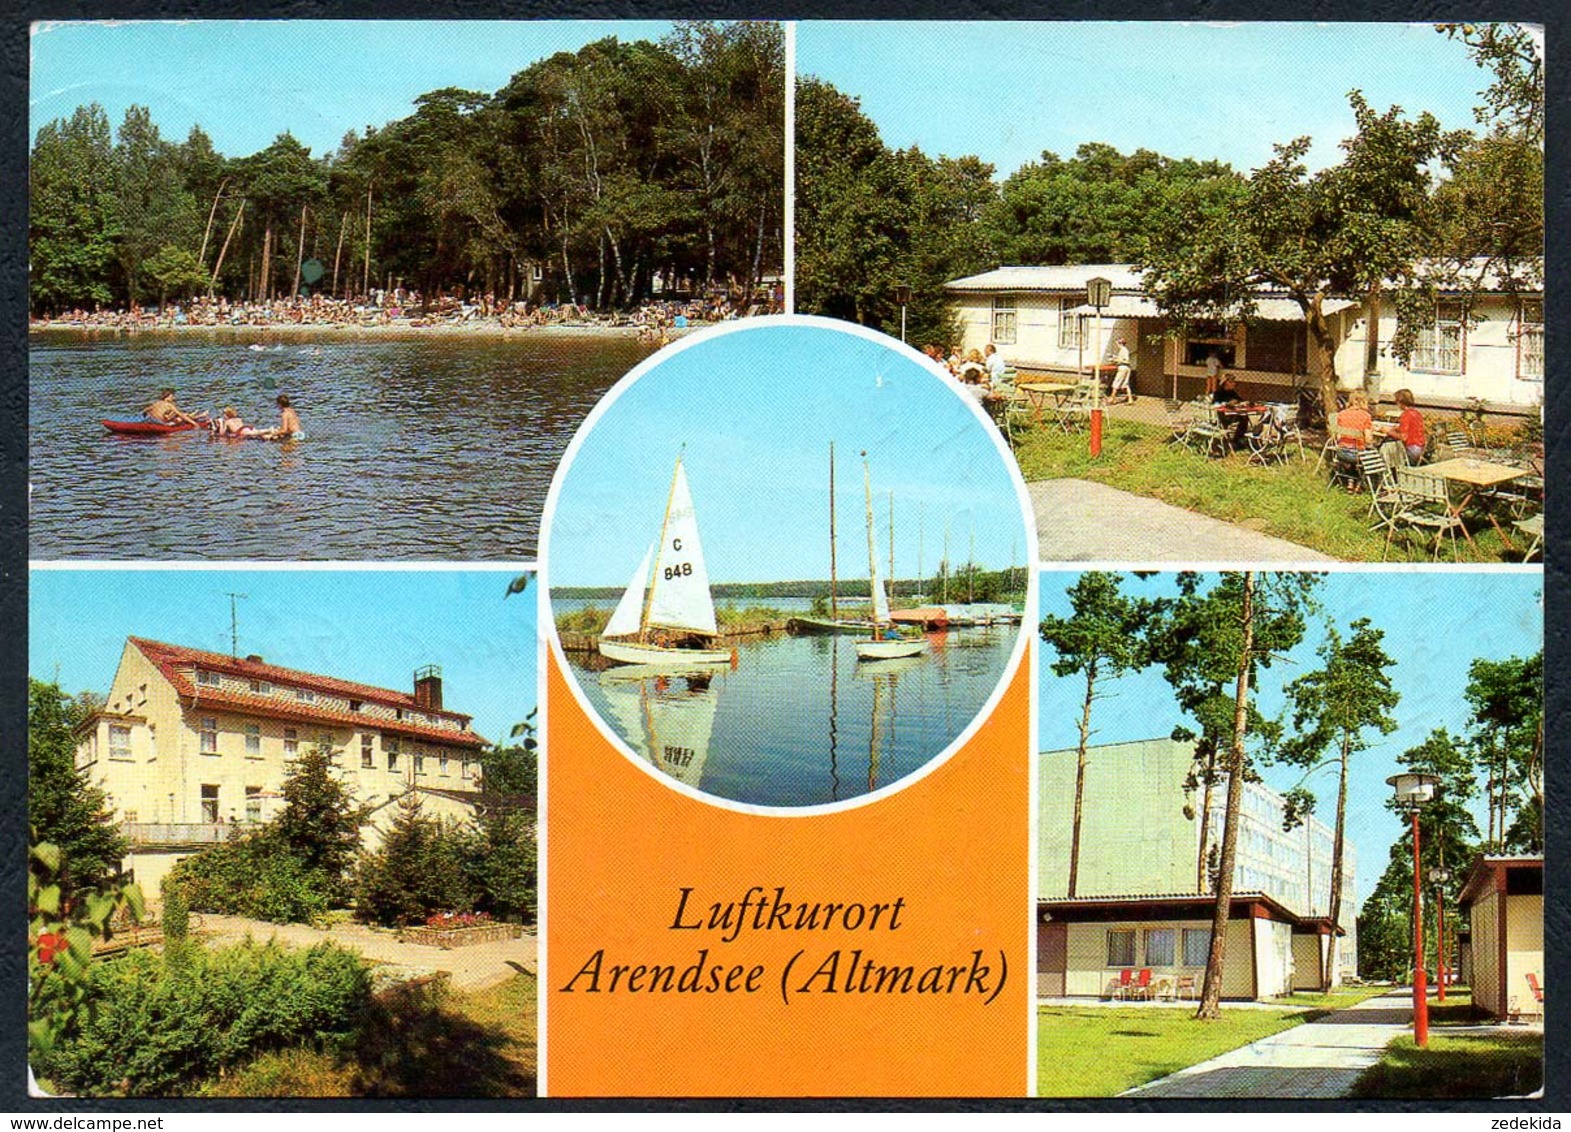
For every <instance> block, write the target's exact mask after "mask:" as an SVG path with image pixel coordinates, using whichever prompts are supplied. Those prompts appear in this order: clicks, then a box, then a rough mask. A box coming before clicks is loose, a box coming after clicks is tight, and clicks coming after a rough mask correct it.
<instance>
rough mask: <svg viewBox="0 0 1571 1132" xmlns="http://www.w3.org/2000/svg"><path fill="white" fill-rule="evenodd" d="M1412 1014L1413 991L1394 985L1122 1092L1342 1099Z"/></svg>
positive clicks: (1143, 1095) (1403, 1029) (1133, 1094)
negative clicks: (1387, 990)
mask: <svg viewBox="0 0 1571 1132" xmlns="http://www.w3.org/2000/svg"><path fill="white" fill-rule="evenodd" d="M1222 1009H1223V1010H1226V1009H1228V1007H1227V1005H1225V1004H1224V1006H1223V1007H1222ZM1412 1018H1413V999H1412V995H1411V994H1409V993H1407V992H1405V991H1393V992H1392V993H1391V994H1386V995H1381V996H1379V997H1378V998H1369V999H1365V1000H1364V1001H1363V1002H1360V1003H1358V1004H1357V1005H1356V1006H1349V1007H1346V1008H1345V1009H1342V1010H1338V1011H1335V1012H1333V1013H1332V1014H1329V1015H1327V1016H1326V1017H1325V1018H1322V1019H1321V1020H1320V1021H1318V1022H1306V1023H1304V1024H1303V1025H1302V1026H1294V1027H1293V1028H1292V1029H1291V1030H1283V1031H1282V1032H1281V1033H1279V1034H1272V1035H1271V1036H1270V1037H1267V1038H1261V1039H1260V1040H1259V1041H1258V1042H1253V1043H1251V1044H1249V1045H1247V1046H1240V1047H1239V1048H1238V1049H1235V1050H1231V1051H1229V1052H1228V1053H1224V1054H1222V1055H1220V1056H1218V1057H1213V1058H1212V1059H1211V1060H1209V1061H1202V1062H1200V1063H1199V1064H1198V1065H1191V1066H1189V1068H1187V1069H1180V1070H1179V1071H1178V1072H1177V1073H1174V1074H1171V1075H1170V1076H1167V1077H1163V1078H1161V1079H1160V1080H1156V1081H1152V1082H1151V1083H1150V1084H1147V1085H1142V1086H1140V1087H1139V1088H1138V1089H1130V1090H1129V1091H1128V1092H1125V1093H1122V1094H1120V1095H1121V1096H1125V1097H1139V1098H1141V1099H1144V1098H1146V1097H1308V1098H1320V1099H1324V1098H1330V1097H1344V1096H1346V1095H1347V1094H1348V1092H1349V1091H1350V1090H1351V1089H1352V1087H1353V1083H1354V1082H1355V1081H1357V1080H1358V1078H1359V1076H1360V1075H1361V1074H1362V1073H1363V1072H1364V1070H1366V1069H1368V1068H1369V1067H1370V1066H1371V1065H1373V1064H1375V1062H1377V1061H1379V1060H1380V1055H1381V1054H1382V1053H1383V1052H1384V1051H1385V1048H1386V1046H1387V1044H1389V1043H1390V1041H1391V1039H1392V1038H1395V1037H1399V1036H1400V1035H1402V1034H1405V1033H1407V1032H1408V1028H1409V1023H1410V1022H1411V1021H1412Z"/></svg>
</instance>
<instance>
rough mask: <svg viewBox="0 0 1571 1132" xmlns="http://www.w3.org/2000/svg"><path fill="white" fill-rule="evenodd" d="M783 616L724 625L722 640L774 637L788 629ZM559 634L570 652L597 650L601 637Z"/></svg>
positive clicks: (732, 640)
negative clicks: (596, 646) (597, 643)
mask: <svg viewBox="0 0 1571 1132" xmlns="http://www.w3.org/2000/svg"><path fill="white" fill-rule="evenodd" d="M787 620H788V618H785V617H782V618H779V619H778V620H768V621H748V622H744V623H742V624H738V625H723V626H721V628H720V640H722V641H724V642H725V643H726V644H736V643H738V642H740V641H750V640H756V639H757V638H760V637H773V636H777V635H780V634H783V633H784V632H785V631H786V628H785V627H786V621H787ZM557 636H558V637H560V638H561V641H562V651H563V652H568V653H592V652H594V651H595V642H596V641H598V640H599V639H600V634H598V633H575V632H558V633H557Z"/></svg>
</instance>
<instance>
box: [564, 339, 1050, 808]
mask: <svg viewBox="0 0 1571 1132" xmlns="http://www.w3.org/2000/svg"><path fill="white" fill-rule="evenodd" d="M986 408H987V406H985V405H984V403H983V402H982V401H981V400H979V399H977V398H974V397H972V396H970V395H969V394H968V393H967V392H964V391H962V389H961V387H960V386H959V385H958V384H956V383H954V382H953V381H952V380H951V379H949V378H948V377H947V376H946V375H944V374H942V373H941V372H940V371H939V370H938V369H937V368H936V367H935V366H934V365H933V364H932V363H930V362H928V361H927V360H926V359H924V358H922V357H921V356H920V355H918V354H917V353H916V352H915V351H913V350H910V349H908V348H906V347H904V346H902V345H900V344H898V343H895V342H893V341H892V340H890V339H889V338H887V337H885V336H883V335H880V334H875V333H874V332H872V331H867V330H863V329H861V328H859V327H855V326H851V325H849V324H846V323H841V322H836V321H832V320H828V319H816V318H802V317H786V318H772V319H760V320H756V321H750V322H746V323H737V324H735V325H733V326H730V327H725V328H721V329H718V330H715V331H711V332H706V333H703V334H699V335H695V336H693V337H691V338H688V339H684V340H683V341H682V342H680V343H678V344H677V345H675V346H673V347H671V348H669V349H667V350H665V351H662V352H661V353H660V354H657V355H655V356H654V357H652V358H650V359H649V360H648V361H647V362H645V363H644V364H643V365H641V366H639V367H638V368H637V369H635V370H634V371H632V373H630V374H629V375H628V376H627V377H626V378H624V379H623V380H622V381H621V382H620V383H619V384H618V385H617V386H616V387H615V388H614V389H613V390H612V391H611V393H610V394H609V395H608V396H607V397H606V399H605V400H604V401H602V402H601V404H600V405H599V406H598V407H597V408H596V409H595V411H594V412H593V413H592V414H591V415H590V417H589V419H588V421H587V422H586V423H585V425H584V427H583V429H581V430H580V432H579V434H578V435H577V436H576V437H575V438H574V440H573V443H572V445H571V446H570V447H569V449H568V455H567V458H566V460H565V461H564V462H563V465H562V467H561V469H560V470H559V471H558V473H557V478H556V481H555V483H554V484H553V485H552V490H551V495H550V498H549V500H548V503H547V508H546V526H545V556H544V560H543V562H542V578H543V580H544V582H545V589H546V599H547V601H548V603H549V606H550V613H551V620H552V623H553V625H554V628H555V632H554V634H553V642H554V645H555V646H556V647H559V648H560V650H561V660H562V663H563V664H564V665H565V667H566V670H567V671H568V673H569V674H570V676H571V678H572V680H573V681H574V682H575V683H576V686H577V689H578V692H579V693H580V700H581V701H582V702H583V703H584V704H585V706H586V707H587V708H588V709H589V711H590V714H591V715H592V716H594V717H596V718H597V719H598V720H599V721H600V723H601V725H602V727H603V729H605V730H606V731H607V732H608V733H609V734H610V735H612V736H613V737H614V738H615V739H616V740H617V741H618V742H619V746H621V747H622V748H623V749H624V750H625V752H626V753H627V754H628V755H629V756H630V757H631V758H632V759H633V760H634V761H635V762H637V763H638V764H639V765H641V766H642V767H644V768H645V769H647V770H649V771H650V772H651V773H654V774H656V775H658V776H660V777H661V778H662V780H663V781H665V782H666V783H667V784H669V785H672V786H673V787H674V788H676V789H678V790H681V791H684V792H689V793H696V794H698V795H701V796H704V797H706V798H708V799H710V800H715V801H720V802H727V803H736V804H738V805H739V807H740V808H747V809H751V808H761V809H777V808H778V809H787V810H791V811H793V812H802V811H803V809H804V808H807V807H819V808H821V807H826V806H831V807H832V806H835V805H836V804H839V803H845V802H848V801H850V800H853V799H862V800H866V799H867V798H869V797H870V796H873V795H877V794H879V793H882V792H885V791H888V790H893V789H898V788H899V787H900V786H902V785H903V784H905V783H908V782H910V781H912V780H913V778H914V777H915V776H919V775H920V774H922V773H924V772H925V771H926V770H927V769H930V768H931V767H932V766H934V765H936V764H937V762H938V761H939V760H940V759H941V757H943V756H945V755H946V754H947V753H948V752H949V751H951V750H952V749H953V748H954V747H955V746H957V745H958V743H959V741H961V740H962V739H964V738H965V737H966V736H967V734H968V733H969V732H970V731H971V730H972V729H973V725H974V724H975V723H976V721H977V720H978V718H979V716H980V715H981V714H982V713H983V712H984V711H985V710H986V709H987V708H988V707H989V705H990V704H991V702H992V701H994V700H995V699H996V698H997V695H998V694H999V689H1000V686H1001V684H1002V681H1003V678H1004V677H1005V675H1006V674H1007V673H1009V672H1011V671H1013V669H1014V666H1015V665H1016V664H1018V663H1019V660H1020V656H1021V654H1022V652H1023V642H1022V640H1021V633H1020V625H1021V622H1022V619H1023V618H1024V616H1025V614H1026V611H1027V609H1028V608H1029V600H1030V597H1031V589H1032V586H1033V585H1034V572H1033V571H1032V570H1031V569H1029V568H1028V566H1027V560H1028V557H1029V555H1030V551H1031V548H1032V547H1034V546H1035V545H1036V542H1035V534H1034V532H1033V531H1032V529H1031V522H1030V519H1029V514H1030V511H1029V506H1028V502H1027V500H1026V496H1025V490H1024V485H1023V484H1022V482H1021V481H1020V478H1019V473H1018V472H1017V471H1016V470H1015V466H1014V461H1013V460H1012V459H1011V458H1010V456H1009V453H1008V450H1007V448H1006V447H1005V446H1004V445H1003V443H1002V438H1001V437H1000V435H999V433H998V430H997V427H996V426H995V425H994V424H993V423H992V422H991V420H990V419H989V416H988V414H987V412H986Z"/></svg>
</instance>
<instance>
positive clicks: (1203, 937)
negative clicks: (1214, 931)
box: [1184, 928, 1211, 967]
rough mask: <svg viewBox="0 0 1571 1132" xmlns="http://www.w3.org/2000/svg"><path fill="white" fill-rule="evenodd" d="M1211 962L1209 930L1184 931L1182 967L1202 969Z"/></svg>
mask: <svg viewBox="0 0 1571 1132" xmlns="http://www.w3.org/2000/svg"><path fill="white" fill-rule="evenodd" d="M1210 960H1211V929H1210V928H1185V929H1184V966H1185V967H1204V966H1205V965H1206V964H1207V963H1208V962H1210Z"/></svg>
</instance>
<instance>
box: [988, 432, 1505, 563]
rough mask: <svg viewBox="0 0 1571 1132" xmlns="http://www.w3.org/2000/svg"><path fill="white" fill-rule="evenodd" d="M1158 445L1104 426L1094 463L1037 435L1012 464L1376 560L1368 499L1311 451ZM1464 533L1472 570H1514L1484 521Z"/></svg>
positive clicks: (1077, 437)
mask: <svg viewBox="0 0 1571 1132" xmlns="http://www.w3.org/2000/svg"><path fill="white" fill-rule="evenodd" d="M1166 436H1167V430H1166V429H1163V428H1157V427H1153V426H1151V425H1146V424H1141V423H1140V422H1138V421H1129V420H1118V419H1113V418H1109V419H1108V420H1107V423H1106V425H1105V428H1104V432H1103V441H1102V455H1101V457H1100V458H1099V459H1096V460H1093V459H1091V456H1090V454H1089V451H1088V445H1087V442H1086V437H1085V435H1084V434H1074V435H1066V434H1065V433H1062V432H1059V431H1057V430H1055V429H1050V428H1046V427H1039V428H1036V429H1033V430H1032V431H1031V433H1030V434H1029V435H1028V436H1026V437H1025V438H1023V439H1022V440H1020V442H1019V444H1018V446H1017V447H1016V450H1015V456H1016V459H1017V460H1018V461H1019V463H1020V471H1021V473H1022V474H1023V475H1024V476H1025V478H1026V479H1027V480H1049V479H1083V480H1092V481H1094V482H1096V483H1104V484H1107V485H1108V486H1110V487H1116V488H1121V489H1122V490H1124V491H1129V492H1133V493H1134V494H1136V495H1145V496H1149V497H1151V498H1153V499H1160V500H1161V501H1162V502H1164V503H1170V504H1172V505H1173V506H1175V507H1182V508H1185V509H1186V510H1189V511H1198V512H1200V513H1201V514H1203V515H1210V516H1212V517H1213V518H1216V519H1222V520H1225V521H1227V522H1229V523H1236V524H1238V525H1239V526H1242V527H1247V528H1249V529H1250V530H1254V531H1259V532H1260V533H1262V534H1267V535H1274V536H1275V537H1277V538H1284V539H1288V540H1289V541H1291V542H1296V543H1299V544H1300V545H1303V546H1307V547H1310V548H1312V549H1314V550H1318V551H1320V552H1322V553H1324V554H1330V555H1334V556H1335V557H1337V558H1344V559H1350V560H1353V561H1373V562H1378V561H1380V555H1381V553H1382V551H1383V550H1384V549H1385V537H1384V534H1383V533H1381V534H1376V533H1372V532H1371V531H1370V530H1369V520H1368V519H1367V518H1366V514H1367V512H1368V510H1369V497H1368V496H1366V495H1352V494H1349V493H1348V492H1346V491H1343V490H1341V489H1340V488H1332V487H1330V486H1328V485H1327V478H1328V477H1327V475H1326V473H1325V471H1324V470H1323V469H1322V470H1321V471H1318V472H1317V471H1316V470H1315V460H1316V457H1317V455H1318V453H1317V452H1315V451H1309V452H1308V456H1307V458H1306V459H1304V460H1296V459H1295V460H1290V461H1288V462H1287V463H1286V464H1280V465H1272V466H1270V467H1261V466H1259V465H1253V464H1250V463H1248V460H1247V457H1246V456H1244V455H1241V454H1237V453H1235V454H1234V455H1231V456H1229V457H1227V458H1226V459H1212V458H1208V457H1206V456H1203V455H1201V454H1199V453H1197V452H1191V451H1188V450H1187V449H1184V448H1182V447H1180V446H1178V445H1176V444H1169V443H1167V442H1166V439H1165V438H1166ZM1469 526H1470V529H1471V530H1472V531H1473V537H1474V538H1475V539H1476V540H1477V541H1478V547H1479V554H1480V560H1481V561H1484V562H1516V561H1520V559H1521V555H1520V552H1518V553H1517V554H1511V553H1508V552H1507V551H1506V548H1505V546H1504V544H1503V543H1502V542H1501V541H1500V536H1499V535H1497V534H1496V533H1495V530H1494V528H1493V527H1492V526H1490V525H1489V523H1488V522H1487V521H1486V520H1482V519H1475V518H1469ZM1508 529H1509V528H1508ZM1448 542H1449V540H1448ZM1521 546H1522V543H1521V542H1520V541H1518V547H1519V548H1520V547H1521ZM1440 553H1441V561H1449V560H1450V553H1451V552H1450V547H1449V545H1443V546H1442V547H1441V551H1440ZM1461 555H1462V557H1463V560H1464V561H1466V560H1468V559H1469V558H1470V557H1471V555H1472V551H1471V550H1470V548H1469V547H1468V546H1467V544H1466V542H1465V541H1464V542H1462V543H1461ZM1390 557H1391V560H1393V561H1402V560H1406V559H1410V560H1420V561H1428V560H1429V558H1430V554H1429V550H1428V547H1427V546H1426V545H1424V544H1423V542H1422V541H1418V540H1415V541H1412V542H1411V543H1405V542H1404V540H1403V538H1402V537H1401V536H1398V538H1397V539H1396V540H1394V541H1393V543H1392V546H1391V555H1390Z"/></svg>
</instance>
